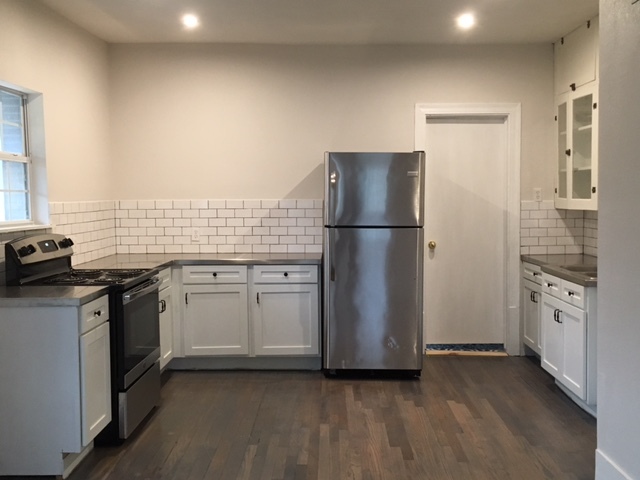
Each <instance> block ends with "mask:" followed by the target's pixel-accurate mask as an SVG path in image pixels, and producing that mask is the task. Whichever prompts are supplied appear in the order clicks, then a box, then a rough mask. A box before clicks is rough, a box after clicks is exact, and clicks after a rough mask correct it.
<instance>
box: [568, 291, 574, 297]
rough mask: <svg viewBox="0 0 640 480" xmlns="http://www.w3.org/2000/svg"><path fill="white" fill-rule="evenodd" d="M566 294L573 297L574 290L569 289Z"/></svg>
mask: <svg viewBox="0 0 640 480" xmlns="http://www.w3.org/2000/svg"><path fill="white" fill-rule="evenodd" d="M567 295H569V296H570V297H573V296H574V295H575V292H571V291H569V292H567Z"/></svg>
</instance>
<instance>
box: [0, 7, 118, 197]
mask: <svg viewBox="0 0 640 480" xmlns="http://www.w3.org/2000/svg"><path fill="white" fill-rule="evenodd" d="M108 67H109V65H108V47H107V44H106V43H104V42H102V41H100V40H98V39H97V38H96V37H94V36H92V35H89V34H87V33H86V32H84V31H83V30H81V29H79V28H78V27H76V26H75V25H73V24H72V23H70V22H68V21H67V20H65V19H63V18H62V17H60V16H58V15H56V14H54V13H52V12H51V11H50V10H49V9H48V8H46V7H43V6H42V5H40V4H39V3H38V2H36V1H33V0H2V1H0V81H2V82H5V83H9V84H13V85H14V86H18V87H22V88H25V89H30V90H33V91H36V92H40V93H42V94H43V102H44V131H45V140H46V162H47V176H48V183H49V198H50V200H53V201H66V200H93V199H111V198H113V196H112V188H111V173H110V165H109V131H108V127H109V125H108V113H109V85H108Z"/></svg>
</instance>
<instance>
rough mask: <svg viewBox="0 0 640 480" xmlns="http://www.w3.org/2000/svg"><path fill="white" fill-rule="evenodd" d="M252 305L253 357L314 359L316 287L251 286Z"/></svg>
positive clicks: (315, 342) (317, 323) (316, 323)
mask: <svg viewBox="0 0 640 480" xmlns="http://www.w3.org/2000/svg"><path fill="white" fill-rule="evenodd" d="M253 291H254V292H255V294H254V296H253V302H252V309H251V314H252V319H253V338H254V353H255V354H256V355H317V354H319V353H320V345H319V313H318V285H317V284H294V285H254V290H253Z"/></svg>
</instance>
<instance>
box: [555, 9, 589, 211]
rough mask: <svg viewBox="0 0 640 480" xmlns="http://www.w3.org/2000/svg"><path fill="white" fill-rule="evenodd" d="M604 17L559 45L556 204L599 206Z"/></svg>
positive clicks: (557, 57)
mask: <svg viewBox="0 0 640 480" xmlns="http://www.w3.org/2000/svg"><path fill="white" fill-rule="evenodd" d="M597 71H598V19H597V18H595V19H594V20H591V21H589V22H587V23H586V24H584V25H582V26H580V27H579V28H578V29H576V30H574V31H573V32H571V33H570V34H569V35H567V36H565V37H564V38H563V39H561V40H560V41H559V42H557V43H556V44H555V89H556V124H557V140H558V141H557V179H556V189H555V206H556V208H565V209H572V210H597V209H598V195H597V193H598V190H597V184H598V114H597V112H598V78H597Z"/></svg>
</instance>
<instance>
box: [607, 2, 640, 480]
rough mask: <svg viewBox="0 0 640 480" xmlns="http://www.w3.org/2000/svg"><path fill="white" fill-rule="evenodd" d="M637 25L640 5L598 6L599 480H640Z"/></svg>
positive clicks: (639, 66)
mask: <svg viewBox="0 0 640 480" xmlns="http://www.w3.org/2000/svg"><path fill="white" fill-rule="evenodd" d="M638 25H640V3H636V4H633V5H632V4H631V0H600V102H599V106H600V108H599V109H600V152H599V155H600V157H599V158H600V167H599V175H600V177H599V183H600V199H599V202H600V203H599V205H600V208H599V212H598V213H599V239H598V253H599V257H598V259H599V265H600V266H599V267H598V268H599V272H598V277H599V278H598V454H597V456H596V478H598V479H599V480H610V479H622V478H634V479H640V456H639V455H638V453H639V451H640V374H639V373H638V367H640V296H639V295H638V281H639V276H640V250H639V247H640V217H638V213H637V209H638V203H639V202H640V190H639V189H638V186H639V185H640V161H639V160H640V153H639V152H640V136H639V135H638V132H639V131H640V102H639V101H638V88H639V87H640V60H639V59H640V28H638ZM623 472H624V475H626V477H625V476H623Z"/></svg>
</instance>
